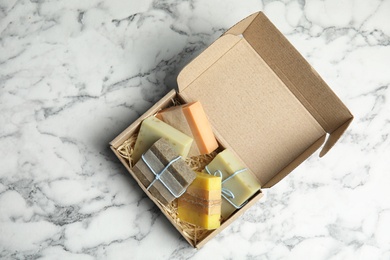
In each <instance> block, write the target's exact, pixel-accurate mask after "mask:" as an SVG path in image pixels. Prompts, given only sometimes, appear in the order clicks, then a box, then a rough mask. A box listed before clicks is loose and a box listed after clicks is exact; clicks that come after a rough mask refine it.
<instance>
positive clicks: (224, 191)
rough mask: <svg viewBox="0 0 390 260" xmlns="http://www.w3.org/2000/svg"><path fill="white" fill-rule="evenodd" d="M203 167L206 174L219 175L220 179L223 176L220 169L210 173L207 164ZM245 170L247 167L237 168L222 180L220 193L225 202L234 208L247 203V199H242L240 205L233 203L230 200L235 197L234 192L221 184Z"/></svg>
mask: <svg viewBox="0 0 390 260" xmlns="http://www.w3.org/2000/svg"><path fill="white" fill-rule="evenodd" d="M204 169H205V170H206V172H207V173H208V174H210V175H214V176H219V177H221V179H222V177H223V175H222V171H221V170H216V171H215V172H214V173H211V172H210V170H209V168H208V167H207V166H206V167H205V168H204ZM246 170H247V168H243V169H240V170H237V171H235V172H234V173H233V174H232V175H230V176H229V177H227V178H226V179H224V180H222V189H221V195H222V197H224V198H225V200H226V201H227V202H229V203H230V204H231V205H232V206H233V207H234V208H236V209H240V208H242V207H243V206H244V205H245V204H247V203H248V201H247V200H246V201H244V202H243V203H242V204H241V205H236V203H234V202H233V201H232V200H231V199H234V198H235V196H234V193H233V192H232V191H231V190H229V189H227V188H224V187H223V184H224V183H226V182H227V181H229V180H231V179H232V178H234V177H235V176H236V175H237V174H239V173H242V172H245V171H246Z"/></svg>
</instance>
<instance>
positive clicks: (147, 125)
mask: <svg viewBox="0 0 390 260" xmlns="http://www.w3.org/2000/svg"><path fill="white" fill-rule="evenodd" d="M160 138H165V139H167V140H168V141H169V143H170V144H171V145H172V146H173V147H174V149H175V150H176V152H177V153H178V154H179V155H180V156H182V157H183V159H184V160H185V159H186V157H187V155H188V152H189V151H190V148H191V144H192V142H193V139H192V138H191V137H189V136H187V135H185V134H183V133H182V132H180V131H179V130H177V129H175V128H173V127H172V126H170V125H168V124H166V123H164V122H163V121H161V120H159V119H157V118H155V117H154V116H151V117H148V118H146V119H145V120H144V121H142V124H141V129H140V130H139V133H138V137H137V141H136V142H135V146H134V152H133V155H132V158H133V161H134V163H136V162H138V160H139V159H140V158H141V155H142V154H143V153H145V152H146V151H147V150H148V149H149V148H150V147H151V146H152V145H153V143H155V142H156V141H157V140H159V139H160Z"/></svg>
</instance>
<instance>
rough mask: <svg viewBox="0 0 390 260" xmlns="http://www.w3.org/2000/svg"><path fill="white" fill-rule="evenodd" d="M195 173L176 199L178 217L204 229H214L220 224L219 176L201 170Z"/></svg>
mask: <svg viewBox="0 0 390 260" xmlns="http://www.w3.org/2000/svg"><path fill="white" fill-rule="evenodd" d="M196 174H197V176H196V178H195V180H194V181H193V182H192V183H191V185H190V186H189V187H188V188H187V191H186V192H185V193H184V194H183V195H182V196H181V197H180V198H179V199H178V209H177V213H178V217H179V218H180V219H181V220H183V221H186V222H188V223H191V224H194V225H196V226H199V227H202V228H205V229H216V228H218V227H219V226H220V224H221V223H220V218H221V178H220V177H216V176H212V175H209V174H206V173H202V172H197V173H196Z"/></svg>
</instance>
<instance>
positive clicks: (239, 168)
mask: <svg viewBox="0 0 390 260" xmlns="http://www.w3.org/2000/svg"><path fill="white" fill-rule="evenodd" d="M205 171H206V172H208V173H209V174H211V175H216V176H220V175H222V176H221V177H222V195H223V199H222V212H221V215H222V218H223V219H227V218H228V217H229V216H230V215H231V214H232V213H233V212H234V211H236V210H237V209H238V208H241V207H242V206H243V205H245V203H246V202H247V200H248V199H249V198H250V197H252V196H253V195H254V194H255V193H256V192H257V191H258V190H260V188H261V187H260V183H259V182H258V181H257V179H256V178H255V177H254V175H253V173H251V172H250V170H249V169H247V168H245V166H244V165H243V164H242V162H241V161H240V160H239V159H238V158H237V157H236V156H235V155H234V154H233V153H232V152H231V151H230V150H229V149H225V150H224V151H222V152H220V153H219V154H218V155H217V156H216V157H215V158H214V159H213V160H212V161H211V162H210V164H209V165H207V166H206V168H205Z"/></svg>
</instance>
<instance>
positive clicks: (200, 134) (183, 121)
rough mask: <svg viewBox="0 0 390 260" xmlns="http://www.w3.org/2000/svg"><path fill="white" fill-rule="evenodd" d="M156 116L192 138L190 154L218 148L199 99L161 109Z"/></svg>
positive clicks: (207, 151)
mask: <svg viewBox="0 0 390 260" xmlns="http://www.w3.org/2000/svg"><path fill="white" fill-rule="evenodd" d="M156 116H157V117H158V118H160V119H161V120H163V121H164V122H166V123H167V124H169V125H171V126H173V127H174V128H176V129H178V130H180V131H181V132H183V133H185V134H187V135H188V136H190V137H193V138H194V144H193V145H192V147H191V149H190V153H189V155H190V156H197V155H200V154H209V153H211V152H213V151H214V150H215V149H217V148H218V142H217V140H216V139H215V136H214V133H213V130H212V128H211V125H210V122H209V120H208V118H207V115H206V113H205V112H204V110H203V107H202V104H201V103H200V102H199V101H197V102H192V103H189V104H185V105H181V106H175V107H171V108H168V109H165V110H162V111H160V112H159V113H158V114H157V115H156Z"/></svg>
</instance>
